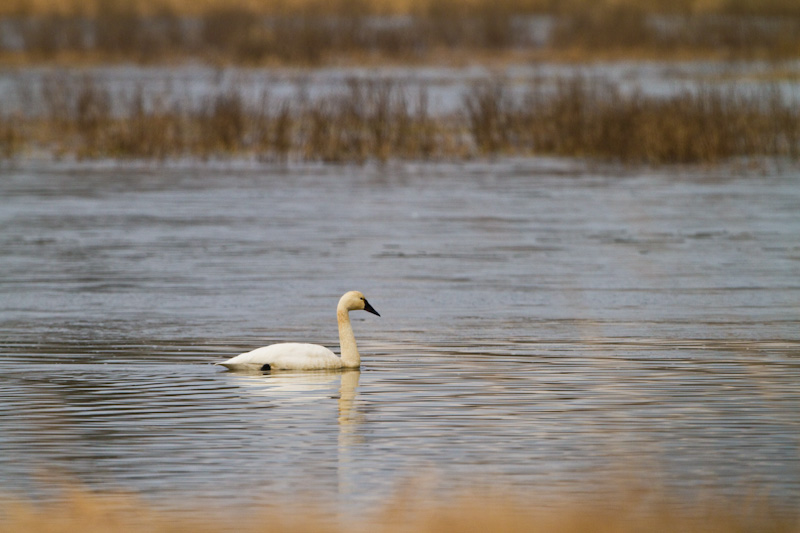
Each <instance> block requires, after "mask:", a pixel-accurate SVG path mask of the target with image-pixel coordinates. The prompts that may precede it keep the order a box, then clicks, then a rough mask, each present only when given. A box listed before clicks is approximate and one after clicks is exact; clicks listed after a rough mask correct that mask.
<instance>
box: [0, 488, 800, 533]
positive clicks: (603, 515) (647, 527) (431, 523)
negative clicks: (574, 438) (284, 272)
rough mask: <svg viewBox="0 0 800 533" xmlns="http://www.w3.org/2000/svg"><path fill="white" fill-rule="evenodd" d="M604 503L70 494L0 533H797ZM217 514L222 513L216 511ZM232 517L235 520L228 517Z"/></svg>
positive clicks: (11, 519) (700, 512)
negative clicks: (203, 499) (342, 502)
mask: <svg viewBox="0 0 800 533" xmlns="http://www.w3.org/2000/svg"><path fill="white" fill-rule="evenodd" d="M607 501H608V504H607V505H600V504H598V503H593V504H585V505H581V504H580V503H578V502H564V504H563V505H558V506H556V507H548V506H540V505H538V504H537V500H536V498H535V497H531V498H527V499H524V498H520V497H519V495H517V496H516V497H515V498H513V500H512V499H507V500H506V501H501V500H498V499H492V498H490V499H487V498H484V497H477V496H466V497H460V498H459V497H456V498H453V499H451V500H449V501H446V500H440V501H437V502H431V501H422V500H419V499H417V500H415V499H413V498H411V499H409V498H406V497H403V496H400V497H396V498H394V499H392V500H390V501H388V502H386V503H385V505H384V506H383V508H382V509H376V510H375V512H373V513H370V514H367V515H361V516H359V517H358V518H356V517H352V516H351V517H347V516H345V517H339V518H334V519H331V517H332V516H335V515H332V514H331V513H328V512H327V510H326V509H323V508H320V507H319V506H317V505H315V504H313V503H312V502H296V503H295V504H294V505H289V506H278V505H274V506H270V507H267V509H268V510H264V509H265V508H264V507H261V506H258V510H255V511H254V510H252V509H224V510H223V509H216V510H215V509H209V508H208V507H207V506H206V507H205V508H204V510H203V511H202V512H200V513H191V514H190V513H187V512H179V513H176V512H167V511H159V510H157V509H155V508H153V506H151V505H149V504H147V503H146V502H143V501H142V500H141V499H139V498H136V497H135V496H130V495H107V494H104V495H99V494H95V493H92V492H89V491H86V490H80V489H72V490H69V491H67V492H66V493H64V494H63V495H62V497H61V498H59V499H58V500H57V501H54V502H51V503H37V504H34V503H32V502H30V501H26V502H17V503H13V504H6V505H4V506H3V507H2V508H0V533H62V532H63V533H68V532H69V533H71V532H77V531H80V532H82V533H94V532H107V531H116V532H120V533H138V532H148V533H177V532H189V531H191V532H194V533H212V532H218V531H231V530H235V531H237V532H242V533H249V532H253V533H255V532H262V531H271V532H287V533H294V532H311V531H313V532H317V533H336V532H340V531H369V532H375V533H406V532H414V533H438V532H445V531H446V532H463V533H469V532H476V533H477V532H486V531H492V532H493V533H511V532H520V531H547V532H549V533H574V532H581V533H583V532H586V531H594V532H599V533H628V532H640V531H648V532H653V533H660V532H670V533H672V532H675V531H681V532H684V533H693V532H703V533H717V532H719V533H723V532H724V533H744V532H753V531H758V532H761V533H784V532H785V533H790V532H797V531H800V524H798V522H797V517H796V516H792V515H788V514H787V513H783V514H781V513H776V512H775V511H776V509H774V508H772V507H771V506H770V505H769V504H768V503H765V502H761V503H752V502H751V503H745V504H741V503H739V504H737V505H732V504H730V503H729V504H727V505H724V504H719V503H718V504H708V505H706V506H703V507H702V508H700V509H695V510H693V511H687V510H683V511H680V510H678V509H679V508H678V507H675V506H670V505H667V504H664V503H645V499H643V498H642V497H640V496H636V495H635V494H633V493H628V492H621V493H617V494H608V495H607ZM223 511H224V514H223ZM231 517H235V518H234V519H231Z"/></svg>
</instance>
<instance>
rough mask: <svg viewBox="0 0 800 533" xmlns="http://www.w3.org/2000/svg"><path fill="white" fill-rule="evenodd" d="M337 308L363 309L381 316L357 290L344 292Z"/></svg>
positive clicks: (347, 309)
mask: <svg viewBox="0 0 800 533" xmlns="http://www.w3.org/2000/svg"><path fill="white" fill-rule="evenodd" d="M339 309H345V310H346V311H361V310H364V311H366V312H368V313H372V314H373V315H378V316H381V315H380V314H379V313H378V312H377V311H376V310H375V309H373V307H372V306H371V305H369V302H368V301H367V299H366V298H364V295H363V294H361V293H360V292H358V291H350V292H347V293H345V294H344V296H342V298H341V299H340V300H339Z"/></svg>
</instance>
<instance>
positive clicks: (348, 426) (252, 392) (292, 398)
mask: <svg viewBox="0 0 800 533" xmlns="http://www.w3.org/2000/svg"><path fill="white" fill-rule="evenodd" d="M223 375H224V376H225V377H226V378H229V379H231V380H233V381H234V382H235V383H236V384H237V385H238V386H239V387H240V390H241V393H242V394H243V395H245V396H247V398H248V399H250V400H252V399H258V400H264V401H266V402H269V403H270V404H273V405H274V406H275V407H280V406H281V405H283V406H287V407H288V406H294V407H297V406H305V405H306V404H308V409H312V410H313V413H314V418H315V419H316V420H318V421H319V422H320V423H321V424H323V425H326V422H327V421H326V420H325V419H324V413H326V412H328V411H327V410H326V409H325V407H326V406H327V405H330V402H331V400H333V399H336V401H337V418H336V422H337V428H338V434H337V441H336V445H337V463H338V472H337V474H338V486H339V496H340V497H343V498H346V497H347V496H348V495H350V494H355V493H357V489H358V486H359V484H358V482H357V477H358V457H357V454H358V447H357V446H358V445H359V444H361V443H362V442H363V440H364V437H363V434H362V433H360V432H359V431H358V429H359V427H360V426H361V425H362V424H363V423H364V421H365V417H364V413H363V411H361V410H359V409H358V402H357V396H358V381H359V378H360V376H361V371H359V370H357V369H354V370H339V371H319V372H307V371H305V372H268V373H264V372H260V371H255V370H236V371H228V372H224V373H223ZM337 383H338V385H339V387H338V396H337V395H336V385H337ZM311 404H313V405H311ZM270 411H272V410H270Z"/></svg>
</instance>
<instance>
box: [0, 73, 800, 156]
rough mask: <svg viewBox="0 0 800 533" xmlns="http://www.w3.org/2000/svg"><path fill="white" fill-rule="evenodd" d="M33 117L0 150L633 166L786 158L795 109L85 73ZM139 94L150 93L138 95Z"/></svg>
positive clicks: (3, 139) (56, 90)
mask: <svg viewBox="0 0 800 533" xmlns="http://www.w3.org/2000/svg"><path fill="white" fill-rule="evenodd" d="M42 87H43V89H42V94H41V98H42V100H43V101H44V102H45V104H46V105H45V109H46V110H47V111H46V113H45V115H44V116H35V117H25V116H22V115H14V116H13V117H12V116H8V117H5V118H3V119H1V120H0V152H2V153H3V154H4V155H5V156H6V157H10V156H13V155H14V154H16V153H19V152H21V151H24V149H25V147H26V145H27V146H31V145H36V146H43V147H46V148H49V149H50V150H51V151H52V152H53V153H56V154H74V155H75V156H77V157H79V158H86V157H88V158H98V157H100V158H154V159H165V158H177V157H200V158H209V157H239V156H246V157H257V158H260V159H264V160H271V161H284V162H285V161H290V160H305V161H325V162H357V163H361V162H364V161H367V160H378V161H385V160H388V159H407V160H408V159H414V160H429V159H460V158H464V157H473V156H480V157H484V156H495V155H503V154H511V155H557V156H564V157H588V158H594V159H601V160H610V161H620V162H625V163H633V164H651V165H659V164H672V163H689V164H692V163H718V162H722V161H725V160H729V159H731V158H737V157H743V156H746V157H787V158H791V159H795V160H796V159H798V157H800V109H798V107H797V106H794V105H791V103H790V102H787V101H785V100H784V98H782V97H781V94H780V93H779V91H778V90H777V89H776V88H774V87H768V86H767V87H765V88H762V89H760V90H757V91H755V92H750V93H747V92H744V91H742V90H736V89H734V88H732V87H722V88H720V87H712V86H700V87H696V88H694V89H689V88H687V89H685V90H683V91H680V92H677V93H675V94H672V95H670V96H658V97H657V96H650V95H646V94H644V93H643V92H642V91H633V92H628V93H624V92H623V91H622V90H621V89H620V88H619V87H618V86H616V85H613V84H611V83H610V82H607V81H592V80H588V79H585V78H581V77H571V78H562V79H558V80H555V82H552V81H548V82H545V81H542V80H538V79H534V80H533V81H529V82H526V83H525V84H517V85H512V84H511V83H510V82H507V81H505V80H502V79H499V80H493V81H485V82H477V83H474V84H473V85H472V86H471V87H470V88H468V89H466V90H465V92H464V94H463V98H462V101H461V105H460V106H459V107H457V108H456V109H455V110H454V111H451V112H448V113H446V114H433V113H431V112H430V110H429V108H428V96H427V92H426V89H424V88H420V89H415V90H414V91H410V90H409V89H408V88H406V87H405V86H403V85H402V84H401V83H400V82H396V81H391V80H385V79H378V80H364V79H353V80H351V81H350V82H349V83H348V84H347V87H346V90H344V91H343V92H340V93H337V94H331V95H328V96H324V97H319V98H316V99H309V98H296V99H286V100H276V99H273V98H271V97H270V95H268V94H264V95H262V97H261V98H260V99H257V100H255V101H252V99H251V100H250V101H248V100H246V99H245V98H244V96H243V90H242V89H237V88H236V86H235V85H234V86H230V87H226V88H224V89H222V90H220V91H218V92H217V93H215V94H212V95H210V96H209V97H207V98H206V99H205V100H204V101H203V102H201V103H200V105H190V104H188V103H186V102H180V101H174V100H171V99H170V97H169V96H168V95H166V94H164V95H158V94H156V95H153V94H150V96H149V97H148V98H145V96H144V94H143V92H142V90H141V89H136V90H134V91H133V92H132V93H130V94H123V95H120V94H114V93H113V92H112V91H111V89H110V88H109V87H107V86H103V84H102V83H101V82H99V81H97V80H94V79H92V78H88V77H80V78H75V77H64V76H60V77H53V78H50V79H48V80H47V81H46V82H45V83H43V85H42ZM151 93H152V92H151Z"/></svg>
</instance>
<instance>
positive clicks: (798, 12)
mask: <svg viewBox="0 0 800 533" xmlns="http://www.w3.org/2000/svg"><path fill="white" fill-rule="evenodd" d="M540 14H549V15H555V24H554V28H553V29H552V31H551V32H549V36H545V37H542V36H536V37H534V35H533V34H532V33H531V30H530V26H529V25H528V21H529V20H530V19H529V17H530V16H532V15H540ZM0 17H1V18H4V24H0V54H2V56H1V57H2V58H3V59H4V61H16V62H17V63H22V64H24V63H26V62H37V61H63V62H67V61H80V60H84V61H131V60H133V61H140V62H165V61H175V60H180V59H185V58H194V59H200V60H203V61H209V62H217V63H231V62H232V63H246V64H269V63H275V62H280V63H284V64H320V63H335V62H341V61H343V60H349V61H359V60H361V59H363V58H364V57H365V56H366V57H378V58H380V59H381V60H382V61H429V60H431V59H432V58H433V57H435V55H436V53H437V52H438V51H440V50H442V49H444V50H448V51H452V52H457V51H461V52H464V51H487V52H490V53H492V54H494V55H497V54H502V53H506V54H507V53H510V52H514V53H520V52H524V53H527V54H528V55H529V56H536V57H540V58H541V57H547V58H553V57H556V58H558V57H564V56H565V55H570V56H572V57H576V56H577V57H583V58H591V57H596V56H598V55H603V54H606V55H607V54H609V53H614V54H617V55H625V54H628V55H635V56H642V55H650V56H658V57H670V56H681V57H685V56H686V55H688V54H695V55H697V56H702V57H708V56H715V57H719V56H723V57H733V58H751V57H757V58H770V59H781V58H793V57H798V55H800V2H795V1H794V0H765V1H760V2H759V1H756V0H682V1H681V0H678V1H672V2H668V1H666V0H649V1H646V2H638V1H634V0H605V1H602V2H592V1H590V0H572V1H567V2H556V1H553V0H516V1H515V0H471V1H463V0H384V1H383V2H370V1H368V0H335V1H323V0H285V1H281V2H256V1H254V0H238V1H232V2H226V1H222V0H206V1H197V2H188V1H187V0H139V1H138V2H134V1H129V0H95V1H94V2H83V1H78V0H34V1H31V0H10V1H7V2H3V3H1V4H0ZM189 17H191V18H189ZM376 17H377V18H376ZM381 17H382V18H381ZM3 33H7V35H6V36H4V35H3ZM542 38H544V40H545V42H544V43H542V42H539V40H540V39H542ZM14 43H16V44H14Z"/></svg>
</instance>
